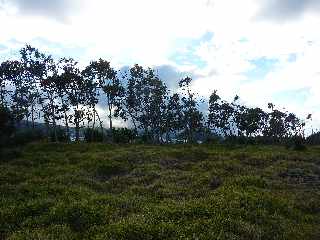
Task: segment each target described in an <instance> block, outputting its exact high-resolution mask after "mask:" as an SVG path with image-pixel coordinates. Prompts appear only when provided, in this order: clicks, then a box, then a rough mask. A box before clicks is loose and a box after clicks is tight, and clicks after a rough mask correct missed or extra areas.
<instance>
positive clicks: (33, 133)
mask: <svg viewBox="0 0 320 240" xmlns="http://www.w3.org/2000/svg"><path fill="white" fill-rule="evenodd" d="M44 137H45V136H44V134H43V132H42V131H41V130H40V129H29V128H26V129H21V130H19V131H17V132H16V134H15V135H14V136H13V137H12V138H11V139H10V143H11V144H13V145H24V144H27V143H30V142H34V141H39V140H43V139H44Z"/></svg>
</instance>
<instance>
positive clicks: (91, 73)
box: [83, 58, 124, 136]
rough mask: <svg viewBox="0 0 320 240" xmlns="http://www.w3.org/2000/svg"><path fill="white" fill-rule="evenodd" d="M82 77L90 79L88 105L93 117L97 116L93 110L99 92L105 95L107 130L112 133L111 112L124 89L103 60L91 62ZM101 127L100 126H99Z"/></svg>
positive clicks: (118, 102) (108, 63)
mask: <svg viewBox="0 0 320 240" xmlns="http://www.w3.org/2000/svg"><path fill="white" fill-rule="evenodd" d="M83 75H84V76H85V77H87V78H88V79H90V82H91V85H90V87H91V94H90V96H91V100H90V103H91V104H90V105H91V106H92V107H93V110H94V119H95V115H97V116H98V118H99V115H98V113H97V111H96V109H95V105H96V104H97V102H98V97H99V95H100V90H102V92H103V93H104V94H105V96H106V100H107V109H108V118H109V129H110V132H111V136H112V135H113V134H112V131H113V124H112V119H113V116H114V114H113V111H114V110H116V111H117V108H119V105H120V99H121V97H122V96H123V94H124V88H123V87H122V85H121V83H120V80H119V78H118V76H117V72H116V71H115V70H114V69H113V68H112V67H111V66H110V62H108V61H105V60H103V59H101V58H100V59H99V60H98V61H93V62H91V63H90V65H89V66H87V67H86V69H85V70H84V71H83ZM94 122H95V120H94ZM101 126H102V124H101Z"/></svg>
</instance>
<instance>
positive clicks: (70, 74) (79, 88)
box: [61, 58, 88, 141]
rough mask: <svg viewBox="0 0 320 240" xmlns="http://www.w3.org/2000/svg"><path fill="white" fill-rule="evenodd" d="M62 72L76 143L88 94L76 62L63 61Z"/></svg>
mask: <svg viewBox="0 0 320 240" xmlns="http://www.w3.org/2000/svg"><path fill="white" fill-rule="evenodd" d="M62 61H63V72H62V73H61V79H63V81H65V82H66V84H65V86H66V93H67V96H68V100H69V102H70V107H71V109H72V111H73V114H72V115H71V116H70V118H69V121H70V122H71V123H72V124H73V125H74V126H75V133H76V141H79V139H80V129H81V128H82V125H83V122H84V120H85V111H86V110H87V109H86V103H87V99H88V92H87V88H86V86H87V85H86V82H85V80H84V78H83V77H82V75H81V72H80V70H79V68H78V66H77V64H78V63H77V62H76V61H75V60H74V59H72V58H69V59H63V60H62Z"/></svg>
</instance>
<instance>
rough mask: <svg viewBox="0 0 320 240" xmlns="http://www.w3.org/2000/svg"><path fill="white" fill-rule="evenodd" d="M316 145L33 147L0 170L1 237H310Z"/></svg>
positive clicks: (315, 227) (6, 158) (317, 190)
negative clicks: (290, 147) (295, 147)
mask: <svg viewBox="0 0 320 240" xmlns="http://www.w3.org/2000/svg"><path fill="white" fill-rule="evenodd" d="M319 154H320V148H319V147H309V148H308V149H307V150H305V151H304V152H300V151H293V150H288V149H286V148H285V147H279V146H237V147H236V146H233V148H229V147H227V146H226V145H204V144H202V145H197V146H196V145H163V146H150V145H149V146H148V145H134V144H130V145H106V144H98V143H95V144H89V143H78V144H63V143H60V144H59V143H42V144H41V143H34V144H29V145H26V146H24V147H22V148H20V149H17V148H15V149H9V148H7V149H6V152H5V153H4V152H3V155H2V156H1V163H0V168H1V169H0V203H1V204H0V238H1V239H10V240H12V239H290V240H294V239H297V240H300V239H314V240H316V239H319V238H320V229H319V224H320V207H319V202H320V162H319Z"/></svg>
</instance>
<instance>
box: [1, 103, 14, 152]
mask: <svg viewBox="0 0 320 240" xmlns="http://www.w3.org/2000/svg"><path fill="white" fill-rule="evenodd" d="M13 119H14V118H13V115H12V113H11V112H10V110H9V109H8V108H5V107H2V106H0V148H1V146H4V145H6V144H7V143H8V139H9V137H10V136H11V135H12V133H13V132H14V130H15V128H14V124H13Z"/></svg>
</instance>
